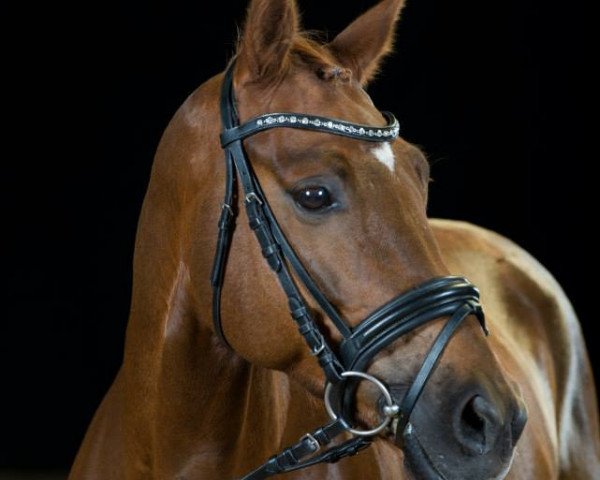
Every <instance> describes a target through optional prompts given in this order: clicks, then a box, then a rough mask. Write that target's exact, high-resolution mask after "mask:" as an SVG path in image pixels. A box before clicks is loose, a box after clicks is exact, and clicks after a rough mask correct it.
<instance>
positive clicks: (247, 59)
mask: <svg viewBox="0 0 600 480" xmlns="http://www.w3.org/2000/svg"><path fill="white" fill-rule="evenodd" d="M298 17H299V14H298V8H297V6H296V2H295V0H252V2H251V3H250V7H249V8H248V14H247V17H246V24H245V27H244V31H243V33H242V36H241V42H240V44H239V47H238V59H237V64H238V68H240V70H241V72H243V73H242V74H241V75H242V77H246V78H245V80H249V81H260V80H264V81H268V80H269V79H272V78H276V77H277V76H278V75H279V74H281V73H282V72H284V71H285V69H286V67H287V66H288V64H289V63H288V62H289V57H290V55H289V53H290V49H291V47H292V44H293V39H294V36H295V35H296V34H297V32H298V30H299V20H298ZM248 77H249V78H248Z"/></svg>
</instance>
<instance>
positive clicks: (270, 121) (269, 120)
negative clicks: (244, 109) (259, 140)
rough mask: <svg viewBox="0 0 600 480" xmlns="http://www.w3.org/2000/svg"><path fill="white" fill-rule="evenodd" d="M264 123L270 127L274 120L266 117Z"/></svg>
mask: <svg viewBox="0 0 600 480" xmlns="http://www.w3.org/2000/svg"><path fill="white" fill-rule="evenodd" d="M265 122H267V125H271V124H273V123H275V119H274V118H273V117H267V119H266V120H265Z"/></svg>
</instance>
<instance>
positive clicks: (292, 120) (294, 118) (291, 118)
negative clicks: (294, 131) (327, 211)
mask: <svg viewBox="0 0 600 480" xmlns="http://www.w3.org/2000/svg"><path fill="white" fill-rule="evenodd" d="M297 120H298V119H297V118H296V117H295V116H294V115H292V116H291V117H290V123H296V121H297Z"/></svg>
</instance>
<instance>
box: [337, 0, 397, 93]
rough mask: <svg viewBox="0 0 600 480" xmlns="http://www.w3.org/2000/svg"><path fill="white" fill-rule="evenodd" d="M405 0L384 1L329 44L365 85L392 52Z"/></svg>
mask: <svg viewBox="0 0 600 480" xmlns="http://www.w3.org/2000/svg"><path fill="white" fill-rule="evenodd" d="M404 1H405V0H383V1H381V2H379V3H378V4H377V5H375V6H374V7H372V8H371V9H370V10H368V11H367V12H365V13H364V14H362V15H361V16H360V17H358V18H357V19H356V20H354V22H352V23H351V24H350V25H349V26H348V27H346V29H345V30H343V31H342V32H341V33H340V34H339V35H338V36H337V37H335V38H334V39H333V41H332V42H331V43H330V44H329V48H330V50H331V51H332V53H333V54H334V55H335V56H336V57H337V59H338V60H339V61H340V63H341V64H342V65H344V66H345V67H346V68H349V69H350V70H352V72H353V73H354V75H355V77H356V78H357V79H358V80H359V81H360V83H362V84H363V85H364V84H366V83H368V82H369V81H370V80H371V79H372V78H373V76H374V75H375V74H376V73H377V70H378V68H379V65H380V63H381V60H382V59H383V57H384V56H385V55H387V54H388V53H390V52H391V51H392V47H393V43H394V34H395V31H396V28H395V27H396V22H397V21H398V18H399V14H400V10H402V7H403V6H404Z"/></svg>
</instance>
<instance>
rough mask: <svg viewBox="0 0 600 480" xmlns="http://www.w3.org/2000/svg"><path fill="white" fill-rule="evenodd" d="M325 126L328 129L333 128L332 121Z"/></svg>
mask: <svg viewBox="0 0 600 480" xmlns="http://www.w3.org/2000/svg"><path fill="white" fill-rule="evenodd" d="M325 125H326V126H327V128H333V122H332V121H331V120H330V121H329V122H327V123H326V124H325Z"/></svg>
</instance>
